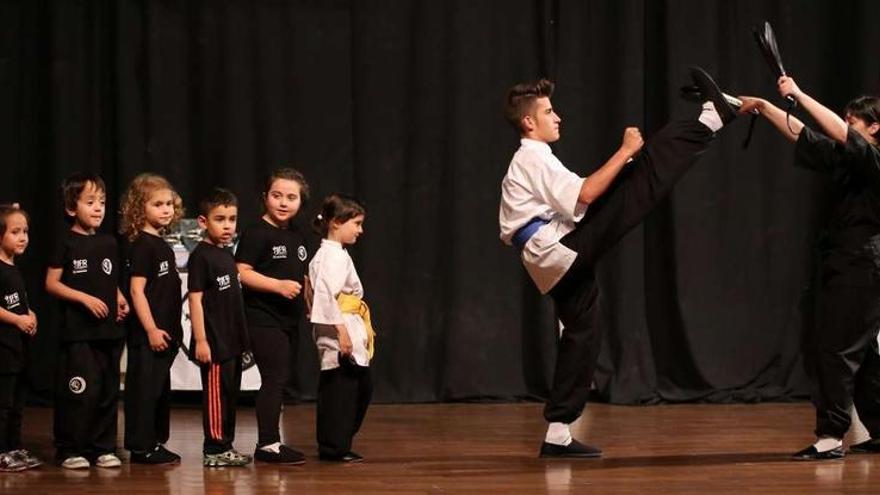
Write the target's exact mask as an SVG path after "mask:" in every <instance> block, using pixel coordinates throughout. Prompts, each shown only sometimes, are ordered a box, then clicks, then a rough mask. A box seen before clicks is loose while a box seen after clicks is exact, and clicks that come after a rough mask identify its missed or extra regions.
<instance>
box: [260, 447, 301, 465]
mask: <svg viewBox="0 0 880 495" xmlns="http://www.w3.org/2000/svg"><path fill="white" fill-rule="evenodd" d="M254 460H256V461H260V462H268V463H270V464H287V465H291V466H297V465H300V464H305V463H306V456H305V455H303V453H302V452H300V451H298V450H294V449H292V448H290V447H288V446H287V445H282V446H281V447H279V448H278V453H275V452H272V451H270V450H263V449H261V448H259V447H257V449H256V450H254Z"/></svg>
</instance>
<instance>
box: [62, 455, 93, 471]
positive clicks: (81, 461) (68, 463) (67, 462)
mask: <svg viewBox="0 0 880 495" xmlns="http://www.w3.org/2000/svg"><path fill="white" fill-rule="evenodd" d="M90 466H91V464H90V463H89V460H88V459H86V458H85V457H83V456H79V455H76V456H71V457H68V458H67V459H64V461H63V462H62V463H61V467H63V468H64V469H88V468H89V467H90Z"/></svg>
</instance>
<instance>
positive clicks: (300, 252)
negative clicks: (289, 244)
mask: <svg viewBox="0 0 880 495" xmlns="http://www.w3.org/2000/svg"><path fill="white" fill-rule="evenodd" d="M296 257H297V258H299V260H300V261H305V260H306V258H308V257H309V253H308V252H307V251H306V247H305V246H300V247H298V248H297V249H296Z"/></svg>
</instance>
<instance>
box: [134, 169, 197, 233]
mask: <svg viewBox="0 0 880 495" xmlns="http://www.w3.org/2000/svg"><path fill="white" fill-rule="evenodd" d="M162 189H168V190H169V191H171V197H172V198H173V202H174V216H173V217H172V218H171V223H170V224H168V227H165V228H164V229H162V231H161V232H160V233H165V232H167V231H168V230H170V229H171V228H173V227H174V226H175V225H177V222H179V221H180V219H181V217H183V213H184V210H183V200H182V199H180V195H179V194H177V191H175V190H174V188H173V187H171V183H170V182H168V180H167V179H165V177H162V176H161V175H156V174H150V173H146V174H140V175H138V176H137V177H135V178H134V180H132V181H131V184H129V186H128V190H126V191H125V195H124V196H123V197H122V206H121V207H120V208H119V216H120V217H122V224H121V226H120V227H119V232H120V233H121V234H123V235H124V236H125V237H126V238H127V239H128V240H129V241H133V240H134V239H135V238H137V236H138V234H140V232H141V230H142V229H143V228H144V225H145V224H146V223H147V216H146V212H145V208H144V207H145V205H146V204H147V201H149V200H150V195H152V194H153V193H154V192H156V191H159V190H162Z"/></svg>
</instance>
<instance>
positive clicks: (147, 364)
mask: <svg viewBox="0 0 880 495" xmlns="http://www.w3.org/2000/svg"><path fill="white" fill-rule="evenodd" d="M177 352H178V347H177V346H176V345H172V346H169V347H168V349H166V350H164V351H162V352H154V351H153V350H152V349H150V346H149V345H138V346H129V348H128V364H127V366H126V370H125V448H126V449H128V450H131V451H134V452H147V451H149V450H152V449H153V448H154V447H155V446H156V445H157V444H160V443H166V442H167V441H168V436H169V433H170V424H171V422H170V420H171V365H172V364H173V363H174V358H175V356H177Z"/></svg>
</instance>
